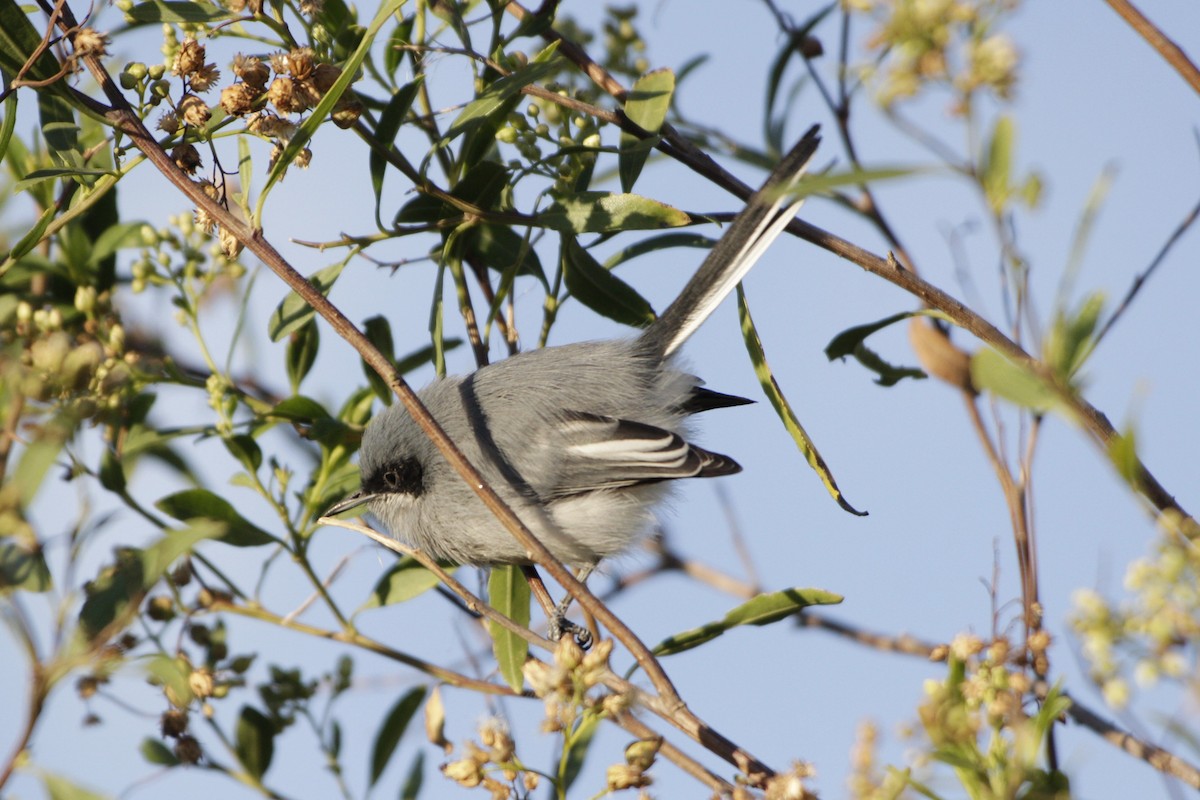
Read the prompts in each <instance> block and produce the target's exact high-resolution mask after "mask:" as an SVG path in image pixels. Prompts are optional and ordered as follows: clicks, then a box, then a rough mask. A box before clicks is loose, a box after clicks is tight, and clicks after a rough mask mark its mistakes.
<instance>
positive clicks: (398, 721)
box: [368, 686, 425, 786]
mask: <svg viewBox="0 0 1200 800" xmlns="http://www.w3.org/2000/svg"><path fill="white" fill-rule="evenodd" d="M424 700H425V687H424V686H418V687H417V688H415V689H411V690H409V692H408V693H406V694H405V695H404V696H403V697H401V698H400V699H399V700H397V701H396V704H395V705H393V706H392V709H391V711H389V712H388V714H387V716H386V717H384V719H383V724H381V725H380V726H379V732H378V733H376V734H375V743H374V744H373V745H372V746H371V777H370V782H369V783H368V786H374V785H375V784H376V783H377V782H378V781H379V779H380V777H382V776H383V771H384V770H385V769H387V765H388V762H389V761H391V759H392V753H394V752H395V751H396V746H397V745H398V744H400V738H401V737H402V736H404V731H405V730H407V729H408V723H410V722H411V721H412V718H413V715H414V714H416V713H417V709H419V708H420V707H421V703H422V702H424Z"/></svg>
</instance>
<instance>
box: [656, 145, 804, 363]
mask: <svg viewBox="0 0 1200 800" xmlns="http://www.w3.org/2000/svg"><path fill="white" fill-rule="evenodd" d="M820 141H821V137H820V136H819V135H818V126H816V125H814V126H813V127H811V128H809V129H808V131H807V132H806V133H805V134H804V136H803V137H802V138H801V139H800V141H799V142H797V143H796V146H795V147H793V148H792V149H791V151H790V152H788V154H787V155H786V156H784V157H783V159H782V160H781V161H780V162H779V164H778V165H777V166H776V167H775V169H773V170H772V171H771V174H770V175H769V176H768V177H767V180H766V181H765V182H764V183H763V185H762V186H761V187H760V188H759V189H758V191H756V192H755V193H754V194H753V195H751V196H750V199H749V200H747V201H746V207H745V208H743V209H742V211H741V213H739V214H738V215H737V217H736V218H735V219H734V220H733V222H732V223H730V225H729V227H728V228H727V229H726V230H725V233H724V234H723V235H722V236H721V238H720V239H719V240H718V241H717V243H716V245H714V246H713V249H712V250H710V251H709V253H708V257H707V258H705V259H704V263H702V264H701V265H700V268H699V269H698V270H696V274H695V275H693V276H692V279H691V280H690V281H688V284H687V286H685V287H684V288H683V291H682V292H680V293H679V297H677V298H675V301H674V302H673V303H671V305H670V306H668V307H667V310H666V311H664V312H663V313H662V315H661V316H660V317H659V318H658V319H657V320H655V321H654V323H653V324H651V325H650V327H648V328H647V329H646V330H645V331H644V332H643V333H642V337H641V338H642V339H643V341H646V342H648V343H650V344H652V345H653V346H654V347H655V348H656V349H657V350H658V352H659V353H660V354H661V355H662V356H663V357H664V358H665V357H667V356H669V355H671V354H672V353H674V352H675V351H676V350H678V349H679V347H680V346H681V345H682V344H683V343H684V342H685V341H687V339H688V337H690V336H691V335H692V334H693V333H695V332H696V329H697V328H699V327H700V325H701V324H702V323H703V322H704V320H706V319H708V316H709V315H710V314H712V312H713V311H714V310H715V309H716V307H717V306H718V305H720V304H721V301H722V300H724V299H725V296H726V295H728V294H729V293H730V292H731V291H733V288H734V287H735V286H737V284H738V282H739V281H741V280H742V278H744V277H745V276H746V273H747V272H749V271H750V268H751V267H753V266H754V263H755V262H756V261H758V259H759V257H760V256H761V255H762V254H763V253H764V252H766V249H767V248H768V247H770V246H771V242H773V241H775V237H777V236H779V234H780V233H781V232H782V231H783V229H784V228H785V227H787V224H788V223H789V222H790V221H791V220H792V217H794V216H795V215H796V212H797V211H799V210H800V206H801V205H802V204H803V203H804V198H802V197H801V198H799V199H795V200H792V201H791V202H790V203H789V205H788V206H787V207H786V208H784V207H783V204H784V203H785V202H788V201H789V193H790V192H791V190H792V189H794V188H795V187H796V184H797V183H798V182H799V181H800V178H801V176H803V175H804V171H805V169H806V168H807V167H808V162H809V160H810V159H811V158H812V156H813V153H814V152H816V149H817V144H818V143H819V142H820Z"/></svg>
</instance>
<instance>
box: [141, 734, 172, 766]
mask: <svg viewBox="0 0 1200 800" xmlns="http://www.w3.org/2000/svg"><path fill="white" fill-rule="evenodd" d="M138 752H140V753H141V754H142V758H144V759H146V760H147V761H149V762H150V763H151V764H157V765H159V766H161V767H174V766H177V765H178V764H179V759H178V758H177V757H176V756H175V754H174V753H172V752H171V749H170V748H169V747H167V746H166V745H165V744H163V743H162V742H160V741H159V740H158V739H152V738H150V737H149V736H147V737H146V738H145V739H142V744H141V746H140V747H138Z"/></svg>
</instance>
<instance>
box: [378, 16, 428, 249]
mask: <svg viewBox="0 0 1200 800" xmlns="http://www.w3.org/2000/svg"><path fill="white" fill-rule="evenodd" d="M410 27H411V25H410ZM397 31H399V28H397ZM390 53H391V51H390V50H389V54H390ZM385 57H386V56H385ZM422 80H424V76H423V75H419V76H417V79H416V80H414V81H412V82H410V83H406V84H404V85H403V86H401V87H400V88H399V89H397V90H396V92H395V93H394V94H393V95H392V97H391V99H390V100H388V102H387V105H385V106H384V107H383V111H382V112H380V114H379V122H378V123H377V124H376V125H375V139H377V140H378V141H379V143H380V144H382V145H383V146H384V147H390V146H392V144H393V143H394V142H395V141H396V134H397V133H399V132H400V126H401V125H402V124H404V117H405V116H406V115H407V114H408V110H409V109H410V108H412V104H413V100H414V99H415V98H416V96H417V90H419V89H420V88H421V81H422ZM367 165H368V168H369V169H370V172H371V187H372V188H373V189H374V191H375V222H376V224H377V225H378V226H379V227H380V228H383V221H382V220H381V218H380V216H379V210H380V205H379V204H380V199H381V198H382V196H383V178H384V175H385V174H386V172H387V165H388V162H387V158H386V157H385V156H384V155H383V153H380V152H379V151H378V150H376V149H375V148H374V147H372V148H371V153H370V155H369V156H368V157H367ZM421 196H423V195H421Z"/></svg>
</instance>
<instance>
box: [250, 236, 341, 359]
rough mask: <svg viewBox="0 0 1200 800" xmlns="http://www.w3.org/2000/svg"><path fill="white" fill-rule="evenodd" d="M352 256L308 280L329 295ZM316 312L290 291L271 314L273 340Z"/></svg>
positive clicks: (292, 329)
mask: <svg viewBox="0 0 1200 800" xmlns="http://www.w3.org/2000/svg"><path fill="white" fill-rule="evenodd" d="M352 257H353V256H352V255H351V256H347V257H346V258H345V260H343V261H339V262H338V263H336V264H330V265H329V266H328V267H325V268H323V269H319V270H317V271H316V272H314V273H313V274H312V275H309V276H308V282H309V283H311V284H312V285H313V286H314V287H315V288H316V290H317V291H318V292H320V293H321V294H323V295H325V296H326V297H328V296H329V290H330V289H331V288H333V283H334V281H336V280H337V279H338V276H339V275H341V274H342V270H343V269H345V268H346V264H348V263H349V261H350V259H351V258H352ZM315 313H316V312H315V311H313V309H312V307H311V306H309V304H308V303H306V302H305V301H304V299H303V298H301V297H300V295H298V294H296V293H295V292H288V294H287V297H285V298H283V300H282V301H281V302H280V303H279V305H278V306H277V307H276V309H275V312H274V313H273V314H271V322H270V325H269V326H268V328H267V330H268V332H269V334H270V336H271V341H272V342H278V341H279V340H280V339H282V338H283V337H285V336H287V335H288V334H289V333H291V332H292V331H294V330H296V329H298V328H299V327H300V326H301V325H303V324H305V323H306V322H308V321H309V320H310V319H312V318H313V315H314V314H315Z"/></svg>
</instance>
